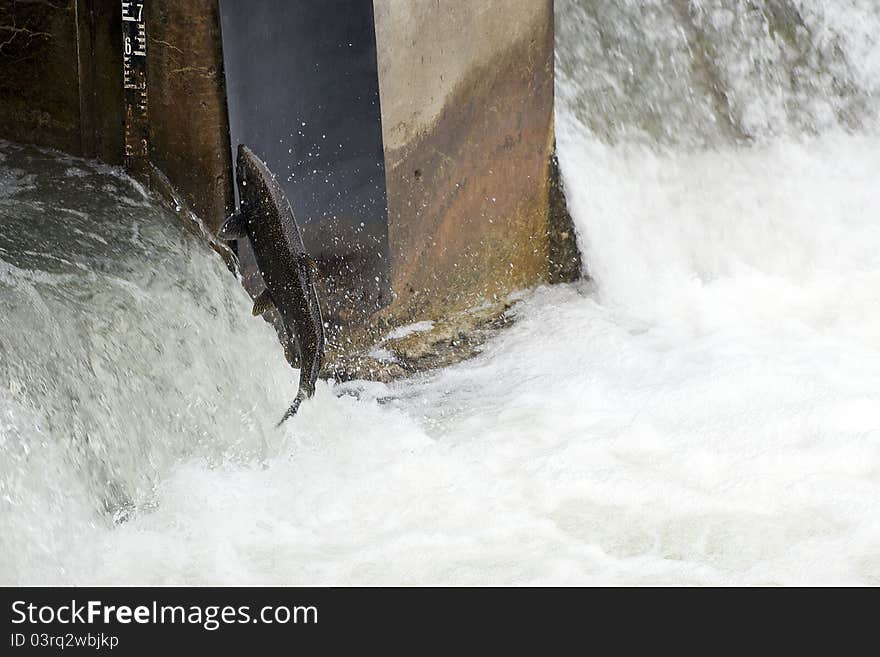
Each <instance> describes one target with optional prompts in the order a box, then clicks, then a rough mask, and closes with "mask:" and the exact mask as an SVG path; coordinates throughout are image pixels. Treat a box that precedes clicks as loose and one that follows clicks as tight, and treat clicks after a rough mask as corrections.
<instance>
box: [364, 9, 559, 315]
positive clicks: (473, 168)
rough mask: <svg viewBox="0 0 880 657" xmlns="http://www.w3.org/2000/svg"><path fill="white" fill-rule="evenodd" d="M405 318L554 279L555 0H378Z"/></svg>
mask: <svg viewBox="0 0 880 657" xmlns="http://www.w3.org/2000/svg"><path fill="white" fill-rule="evenodd" d="M374 7H375V20H376V35H377V42H378V58H379V89H380V96H381V103H382V124H383V134H384V142H385V165H386V176H387V187H388V224H389V225H388V233H389V244H390V252H391V264H392V287H393V291H394V295H395V299H394V303H393V306H392V308H391V314H392V316H394V317H399V318H401V320H402V319H404V318H422V317H442V316H444V315H446V314H448V313H449V312H451V311H455V310H462V309H465V308H468V307H469V306H472V305H476V304H480V303H483V302H485V301H486V300H489V301H491V300H492V299H493V298H498V297H501V296H503V295H506V294H507V293H508V292H510V291H512V290H515V289H520V288H525V287H529V286H532V285H534V284H535V283H538V282H540V281H542V280H546V278H547V277H548V254H549V241H548V203H549V185H548V176H549V163H550V160H551V151H552V145H553V134H552V133H553V3H552V0H482V1H481V2H473V1H472V0H444V2H442V3H438V2H433V1H429V0H412V1H409V2H401V1H398V0H375V1H374Z"/></svg>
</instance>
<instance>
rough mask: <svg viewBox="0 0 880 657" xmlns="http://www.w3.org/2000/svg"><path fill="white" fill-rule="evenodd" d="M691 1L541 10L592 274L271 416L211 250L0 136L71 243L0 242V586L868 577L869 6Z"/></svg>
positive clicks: (282, 401) (877, 565)
mask: <svg viewBox="0 0 880 657" xmlns="http://www.w3.org/2000/svg"><path fill="white" fill-rule="evenodd" d="M673 5H675V3H660V2H642V3H634V2H621V3H616V4H615V10H614V11H610V10H609V11H607V12H603V11H598V9H599V8H601V7H604V6H605V5H604V4H603V3H593V2H590V1H588V0H564V1H560V2H557V30H558V39H559V42H558V44H557V46H558V51H559V53H558V61H557V67H558V75H559V78H558V88H557V96H558V104H557V128H558V129H557V138H558V143H559V153H560V162H561V166H562V171H563V178H564V182H565V185H566V192H567V195H568V201H569V205H570V209H571V211H572V214H573V216H574V219H575V223H576V229H577V233H578V240H579V244H580V246H581V248H582V251H583V254H584V261H585V263H586V266H587V269H588V272H589V275H590V280H585V281H583V282H580V283H578V284H575V285H566V286H556V287H552V288H549V287H542V288H540V289H538V290H536V291H534V292H532V293H530V294H528V295H527V296H526V298H525V299H524V300H523V301H521V302H519V303H518V304H517V305H516V306H515V307H514V308H513V310H512V311H511V312H512V314H513V315H514V317H515V320H516V321H515V322H514V323H513V325H512V326H511V327H510V328H507V329H504V330H502V331H500V332H499V333H498V334H497V335H496V336H495V337H494V338H493V339H492V340H491V341H490V342H489V343H488V344H487V345H486V347H485V349H484V351H483V353H482V354H481V355H480V356H478V357H477V358H474V359H473V360H470V361H467V362H464V363H461V364H459V365H456V366H454V367H450V368H447V369H444V370H440V371H437V372H432V373H428V374H424V375H420V376H417V377H414V378H412V379H409V380H405V381H400V382H396V383H393V384H390V385H385V384H380V383H364V382H353V383H350V384H345V385H343V386H334V385H331V384H329V383H326V382H325V383H322V384H321V385H320V386H319V388H318V391H317V394H316V397H315V399H314V400H313V401H312V402H310V403H309V404H307V405H304V406H303V407H302V409H301V411H300V413H299V415H298V416H297V417H295V418H294V419H293V420H292V421H291V422H289V423H288V424H287V425H285V427H284V428H283V430H281V431H274V430H273V429H272V420H273V419H274V418H275V417H276V416H277V412H278V409H280V408H284V407H286V404H287V401H288V400H289V398H290V396H291V395H292V393H293V391H294V388H295V376H294V374H295V373H293V372H291V371H290V369H289V368H288V367H287V366H286V364H285V363H284V360H283V356H282V355H281V353H280V350H279V348H278V344H277V340H276V339H275V336H274V334H273V332H272V330H271V329H270V328H269V327H268V326H267V325H266V324H265V323H264V322H262V321H260V320H258V319H253V318H251V317H249V305H248V299H247V295H246V294H244V292H243V291H242V290H241V289H240V287H239V286H238V285H237V283H236V282H235V280H234V279H233V278H232V277H231V276H229V275H228V273H227V272H226V271H225V270H224V269H223V266H222V263H221V262H220V261H219V259H218V258H216V256H214V255H213V254H212V253H211V252H210V251H209V250H208V249H206V248H204V247H203V246H201V245H200V244H199V242H198V239H197V238H195V237H192V236H188V235H187V234H186V233H185V232H184V231H183V229H180V228H178V227H176V226H175V225H174V224H173V221H171V220H170V218H169V217H168V216H166V215H164V214H163V213H162V212H161V211H160V210H158V209H157V208H155V207H154V206H153V205H152V204H151V203H150V202H149V201H148V199H147V198H146V197H145V196H144V195H143V194H142V192H141V191H140V190H139V189H138V188H137V187H136V186H134V185H133V184H132V183H131V182H130V181H128V180H127V179H125V178H124V177H123V176H121V175H120V174H119V173H118V172H115V171H113V170H109V169H106V168H102V167H96V166H95V165H92V164H89V163H85V162H81V161H78V160H71V159H69V158H63V157H61V156H57V155H51V154H40V153H38V152H35V151H31V150H24V151H20V150H19V149H18V147H12V146H10V145H7V146H6V147H4V149H2V152H3V154H4V155H3V157H4V158H5V161H4V162H0V167H2V169H0V170H2V171H3V174H2V175H3V177H2V179H0V214H2V217H3V222H0V227H5V226H7V225H8V224H7V223H6V222H8V221H9V220H10V217H14V216H17V215H19V214H20V213H21V212H22V208H24V209H25V210H26V211H28V212H30V213H31V214H29V215H28V216H29V220H30V221H31V222H34V221H35V220H36V219H35V218H36V217H39V216H44V215H46V216H52V215H59V216H61V217H63V218H64V220H65V222H68V223H72V226H73V227H74V228H76V229H77V230H80V231H82V232H83V233H85V235H79V233H75V234H76V235H79V236H78V237H76V238H75V239H76V240H86V242H85V243H84V246H83V248H82V249H81V252H78V251H77V250H76V249H74V250H73V251H74V252H73V254H71V248H70V246H69V244H66V243H62V245H61V247H63V248H61V247H59V248H58V249H52V250H50V251H49V252H50V253H52V254H55V255H53V256H51V257H49V256H45V255H44V256H39V258H40V261H39V262H35V261H33V258H34V257H37V256H28V255H27V253H26V252H32V253H35V254H40V253H46V251H45V248H43V250H42V251H41V250H40V248H38V247H40V246H41V245H42V247H45V240H46V238H45V235H44V234H42V233H38V234H37V238H39V239H38V243H36V244H35V245H32V246H28V247H27V248H22V246H21V244H20V243H18V244H11V243H9V241H0V260H2V262H0V266H2V267H3V269H2V273H0V311H2V312H0V348H2V350H3V351H2V354H3V361H2V364H0V370H2V373H3V377H4V378H3V380H2V381H0V404H2V407H0V441H2V442H0V450H2V452H3V455H4V458H3V461H2V463H0V513H2V515H0V581H2V582H3V583H32V584H33V583H81V584H85V583H137V584H172V583H174V584H179V583H205V584H241V583H250V584H276V583H277V584H292V583H296V584H551V583H553V584H600V583H601V584H616V583H621V584H880V502H878V500H880V222H878V221H877V216H878V212H880V186H878V185H877V184H876V172H877V171H878V170H880V137H878V134H877V131H876V125H875V124H874V123H873V121H874V119H873V118H872V117H873V116H874V109H873V106H872V103H873V102H874V101H873V98H874V97H875V96H874V91H875V89H876V83H877V80H878V79H880V76H878V75H877V73H878V71H880V68H878V66H877V62H878V61H880V60H878V58H877V51H876V44H875V43H874V42H873V41H871V39H872V37H870V35H871V34H876V30H874V31H873V32H872V30H873V29H874V28H876V27H878V26H880V16H878V10H877V8H876V7H875V6H874V5H873V3H871V2H853V3H849V4H847V6H846V7H841V8H823V7H824V5H823V3H819V2H806V1H803V2H791V3H786V2H776V3H733V6H734V8H735V9H742V11H740V12H739V13H737V11H734V10H731V9H730V8H729V3H712V2H697V3H691V6H692V7H696V8H697V9H699V10H700V11H698V12H692V15H690V17H689V18H688V19H687V20H685V19H684V18H683V16H682V14H681V13H680V11H679V10H680V8H679V9H675V8H674V7H673ZM764 5H766V7H767V10H766V11H765V12H764V13H763V14H761V15H760V16H758V15H755V14H754V13H750V12H749V11H746V10H747V9H748V7H750V6H764ZM670 7H672V8H670ZM779 7H782V8H783V9H785V8H788V9H791V8H792V7H793V8H795V9H796V10H797V12H796V14H797V16H796V19H795V18H791V20H792V21H793V24H794V25H795V27H794V28H792V29H791V30H788V32H790V33H791V34H793V35H794V36H791V37H790V38H789V39H788V40H786V39H783V38H782V37H780V36H779V34H780V30H779V28H778V22H779V21H780V20H782V19H780V18H779V16H783V18H784V17H786V16H789V18H790V17H791V14H790V12H789V13H786V11H788V9H786V11H782V10H780V9H779ZM771 10H772V11H771ZM792 11H794V10H792ZM676 12H678V13H676ZM761 16H763V19H762V18H761ZM768 16H770V17H771V18H773V20H775V21H777V23H776V24H777V28H776V29H775V31H774V30H771V29H769V28H767V21H768V20H769V19H768V18H767V17H768ZM774 17H775V18H774ZM761 20H764V23H761ZM682 21H684V23H686V25H684V26H682ZM762 25H763V27H762ZM798 26H803V27H802V29H801V28H800V27H798ZM695 30H696V31H699V33H700V34H701V35H702V36H698V37H695V36H694V31H695ZM799 30H800V31H799ZM695 43H710V44H712V49H711V50H712V52H711V54H712V62H713V63H714V66H713V69H712V71H710V73H711V75H712V76H715V77H716V78H717V80H718V81H720V83H723V87H724V89H725V90H726V92H725V97H726V101H725V103H722V104H721V105H719V100H718V97H717V93H713V92H711V90H709V91H707V89H706V87H704V86H701V85H703V83H704V82H705V78H706V75H707V73H706V72H705V71H699V70H697V69H698V67H697V66H696V64H695V61H696V62H697V63H699V62H700V61H703V60H705V56H703V57H702V59H701V58H699V57H698V58H696V59H694V54H693V53H694V44H695ZM804 43H808V44H812V45H813V46H814V49H815V50H816V51H817V52H825V51H827V53H828V56H825V57H818V56H817V57H813V58H811V57H809V56H805V55H804V56H802V55H799V54H798V53H801V52H802V51H803V50H804V46H803V44H804ZM645 44H647V45H645ZM871 46H873V47H871ZM596 48H600V49H602V50H599V51H596V50H595V49H596ZM823 48H824V49H825V50H823ZM743 52H746V53H749V56H748V57H746V56H744V55H743ZM750 66H751V67H752V68H751V69H750V68H749V67H750ZM670 67H671V69H670ZM798 67H800V68H798ZM670 70H671V71H672V72H670ZM791 70H794V71H795V73H797V74H790V75H784V73H785V72H786V71H791ZM631 71H632V72H637V73H639V75H638V76H633V74H632V73H631ZM843 79H845V81H846V82H847V84H846V85H843V84H840V80H843ZM835 80H836V82H835ZM640 108H641V109H640ZM719 111H723V113H724V116H719V115H718V112H719ZM713 117H714V118H713ZM28 158H30V159H29V160H28ZM77 171H80V173H77ZM59 181H61V182H59ZM84 184H87V185H91V187H90V188H88V189H87V194H86V195H85V197H80V196H77V189H79V188H81V187H82V186H83V185H84ZM59 187H60V188H61V189H58V188H59ZM52 190H57V191H56V192H53V191H52ZM56 194H57V195H56ZM118 199H122V200H121V201H119V200H118ZM28 204H30V205H28ZM28 208H29V209H28ZM77 213H80V214H77ZM80 215H82V216H80ZM120 215H122V217H123V221H121V223H120ZM96 218H97V221H96ZM28 225H37V224H34V223H29V224H28ZM119 225H122V226H123V228H124V229H123V230H121V231H120V230H119V229H118V226H119ZM3 230H4V229H3V228H0V234H2V231H3ZM9 234H10V235H12V234H13V233H12V232H11V231H10V232H9ZM90 234H91V235H92V236H91V237H89V235H90ZM99 238H100V239H99ZM35 239H36V238H35ZM64 239H66V240H69V239H70V235H69V234H68V235H66V236H65V238H64ZM119 239H122V240H123V244H122V245H120V246H119V248H118V249H111V253H104V252H103V251H102V249H101V242H100V240H104V241H105V242H108V243H109V244H113V243H114V240H119ZM95 251H98V252H99V253H104V255H102V256H101V257H93V256H91V255H89V254H93V253H95ZM77 253H79V255H77ZM124 254H134V255H130V256H128V257H124ZM28 258H31V259H30V260H29V259H28ZM54 258H63V259H64V260H67V261H68V262H67V264H65V263H61V265H58V264H53V263H54V262H55V260H54ZM49 261H51V262H49ZM59 267H60V268H61V270H60V271H59V270H58V268H59ZM68 267H69V268H68ZM95 308H99V309H100V310H101V312H99V313H97V314H96V315H94V316H86V314H87V312H88V311H89V310H94V309H95ZM37 335H39V336H40V337H39V339H38V338H37V337H34V336H37ZM346 390H350V391H357V392H358V397H355V396H351V395H340V394H339V393H341V392H343V391H346ZM84 445H85V446H84ZM108 505H109V507H110V508H113V509H116V511H117V513H116V516H115V518H114V513H111V512H108V511H107V507H108ZM120 508H122V509H123V513H122V516H123V517H119V513H118V511H119V509H120Z"/></svg>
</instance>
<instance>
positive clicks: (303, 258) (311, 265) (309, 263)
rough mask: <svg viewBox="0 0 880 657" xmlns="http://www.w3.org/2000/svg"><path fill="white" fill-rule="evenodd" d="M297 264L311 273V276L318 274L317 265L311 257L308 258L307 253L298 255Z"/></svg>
mask: <svg viewBox="0 0 880 657" xmlns="http://www.w3.org/2000/svg"><path fill="white" fill-rule="evenodd" d="M299 264H300V265H301V266H302V267H303V268H305V269H308V270H309V271H311V272H312V274H317V273H318V263H317V262H315V259H314V258H313V257H312V256H310V255H309V254H308V253H300V255H299Z"/></svg>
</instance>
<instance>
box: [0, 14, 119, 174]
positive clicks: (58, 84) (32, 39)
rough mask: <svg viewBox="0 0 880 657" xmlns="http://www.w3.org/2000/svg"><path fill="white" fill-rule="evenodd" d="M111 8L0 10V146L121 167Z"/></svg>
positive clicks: (114, 28) (116, 53)
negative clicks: (13, 144)
mask: <svg viewBox="0 0 880 657" xmlns="http://www.w3.org/2000/svg"><path fill="white" fill-rule="evenodd" d="M120 16H121V10H120V4H119V2H117V1H116V0H59V1H57V2H52V3H49V2H0V138H4V139H11V140H13V141H20V142H26V143H34V144H39V145H42V146H49V147H52V148H57V149H60V150H63V151H66V152H68V153H73V154H75V155H82V156H85V157H99V158H101V159H103V160H105V161H107V162H111V163H114V164H116V163H120V162H121V161H122V128H123V124H122V121H123V115H122V67H121V63H120V64H118V65H117V64H116V60H117V59H119V58H121V55H120V54H119V53H120V52H121V48H122V37H121V35H120V31H119V29H118V25H119V22H120V20H121V18H120Z"/></svg>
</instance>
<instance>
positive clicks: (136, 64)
mask: <svg viewBox="0 0 880 657" xmlns="http://www.w3.org/2000/svg"><path fill="white" fill-rule="evenodd" d="M145 4H146V0H143V1H141V2H134V1H128V2H126V1H124V0H123V2H122V79H123V85H124V96H125V167H126V169H128V170H130V171H132V170H140V169H143V168H144V167H145V165H146V160H147V156H148V155H149V124H148V122H147V24H146V19H145V17H144V5H145Z"/></svg>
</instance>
